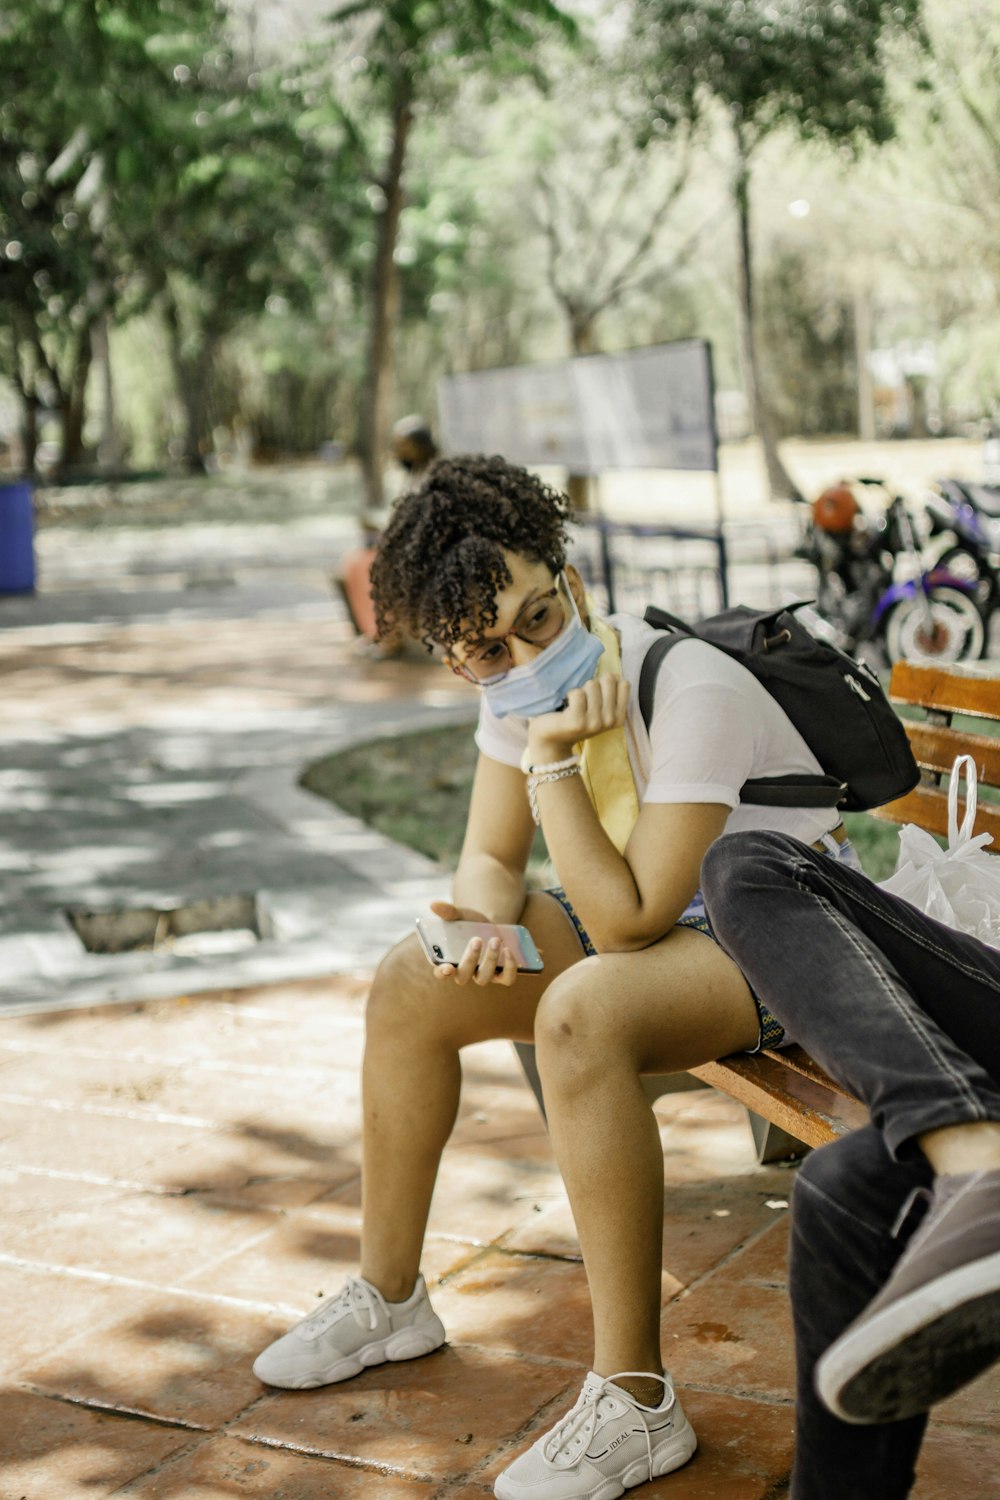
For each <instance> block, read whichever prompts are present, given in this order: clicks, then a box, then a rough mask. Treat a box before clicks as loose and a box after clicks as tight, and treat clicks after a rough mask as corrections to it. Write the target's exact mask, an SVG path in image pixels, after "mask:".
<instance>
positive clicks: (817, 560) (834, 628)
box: [797, 478, 986, 664]
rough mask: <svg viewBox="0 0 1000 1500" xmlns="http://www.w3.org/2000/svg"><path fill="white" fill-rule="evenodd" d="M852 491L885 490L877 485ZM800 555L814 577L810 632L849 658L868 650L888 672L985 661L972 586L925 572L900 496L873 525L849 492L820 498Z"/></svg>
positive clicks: (867, 482) (981, 619)
mask: <svg viewBox="0 0 1000 1500" xmlns="http://www.w3.org/2000/svg"><path fill="white" fill-rule="evenodd" d="M855 483H856V484H858V485H864V486H866V487H878V488H881V489H883V490H884V489H885V486H884V484H883V483H882V481H881V480H877V479H868V478H866V479H860V480H857V481H855ZM797 555H798V556H800V557H804V558H805V559H806V560H807V561H808V562H810V563H812V564H813V566H814V567H815V568H816V570H817V574H818V587H817V594H816V604H815V619H814V628H816V629H817V630H818V631H819V632H820V633H822V634H824V635H826V636H827V638H828V639H831V640H833V641H834V643H835V644H836V645H838V646H840V648H841V649H842V650H844V651H847V652H848V653H849V654H850V655H855V654H857V653H858V652H861V651H862V650H863V648H865V647H870V648H873V649H874V650H876V651H877V652H879V653H880V654H882V655H883V656H884V657H885V658H886V659H887V660H888V662H889V663H890V664H891V663H892V662H896V661H899V660H900V659H905V660H907V661H916V662H922V663H925V664H940V663H945V662H956V661H975V660H977V659H978V658H979V657H980V656H981V655H982V654H983V650H984V648H985V645H986V619H985V613H984V610H983V609H982V608H981V607H980V604H979V602H978V599H977V589H978V584H977V582H976V581H975V580H971V579H969V578H967V577H962V576H961V575H960V574H958V573H955V572H952V571H951V569H950V568H948V567H946V566H944V565H943V564H942V563H941V562H936V563H935V564H933V565H932V566H930V567H927V566H926V565H925V562H924V559H923V557H922V554H921V550H920V546H919V544H918V541H917V538H916V533H915V530H914V526H913V521H912V518H911V516H910V513H909V511H908V510H907V508H906V504H905V502H904V500H903V498H902V496H900V495H896V496H892V497H890V498H889V501H888V504H887V505H886V508H885V511H884V512H883V514H882V515H880V516H879V517H877V519H875V520H870V519H868V518H867V517H866V516H865V515H864V512H863V511H862V509H861V506H860V505H859V504H858V502H857V498H856V496H855V494H854V489H853V486H851V485H846V484H843V485H837V486H834V487H833V488H832V489H831V490H824V492H823V494H822V495H820V496H819V497H818V498H817V499H816V501H814V502H813V505H812V509H811V522H810V524H809V526H808V527H807V531H806V535H805V538H804V540H803V544H802V546H801V547H800V548H799V549H798V554H797Z"/></svg>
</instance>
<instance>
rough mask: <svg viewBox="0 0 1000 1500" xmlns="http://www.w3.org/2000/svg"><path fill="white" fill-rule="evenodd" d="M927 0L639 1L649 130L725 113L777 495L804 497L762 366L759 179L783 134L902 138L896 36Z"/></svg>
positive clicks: (761, 406) (751, 384) (915, 26)
mask: <svg viewBox="0 0 1000 1500" xmlns="http://www.w3.org/2000/svg"><path fill="white" fill-rule="evenodd" d="M920 15H921V11H920V0H834V3H830V0H736V3H733V0H635V36H636V39H637V43H636V44H637V47H638V48H639V49H640V51H641V55H642V66H643V68H644V72H645V76H646V77H647V78H648V79H649V89H650V97H651V101H652V108H651V124H652V125H653V126H654V127H655V125H656V123H657V122H659V124H660V128H661V129H671V128H674V127H675V126H676V124H677V123H678V122H679V121H681V120H690V119H697V118H699V117H700V116H701V115H702V114H703V113H704V112H705V111H706V110H714V111H719V110H721V112H722V113H723V115H724V118H725V119H726V121H727V124H728V128H729V131H730V135H731V144H732V169H731V191H732V196H733V204H734V208H735V212H736V221H737V230H738V238H739V255H738V289H739V307H740V329H741V345H742V354H743V364H744V380H745V383H746V385H747V392H748V395H749V398H750V402H751V406H752V409H753V413H754V420H755V425H756V428H757V432H758V435H759V437H760V438H761V441H762V443H763V446H764V453H765V459H766V463H767V470H768V481H769V484H770V487H771V492H772V494H774V495H779V494H785V495H789V494H795V493H797V491H796V489H795V486H794V485H793V484H792V482H791V480H790V479H789V477H788V475H787V473H786V472H785V469H784V466H783V464H782V463H781V460H780V457H779V455H778V450H777V444H776V441H775V437H774V432H773V428H772V421H771V414H770V410H769V407H768V403H767V400H766V397H765V393H764V390H763V386H762V381H761V374H760V361H759V358H758V347H757V346H758V336H757V329H756V319H755V314H756V308H755V303H754V278H753V263H752V256H751V220H750V173H751V165H752V161H753V157H754V153H755V151H756V150H757V148H758V146H759V145H760V143H761V141H762V140H763V139H764V138H765V137H767V136H768V135H770V134H771V133H772V132H773V131H775V130H777V129H779V128H788V129H789V130H791V131H793V132H794V133H795V134H796V135H797V136H798V137H799V138H801V139H804V140H819V141H823V142H828V143H832V144H834V145H836V146H839V147H841V148H843V149H845V150H848V151H854V150H856V149H857V148H858V147H859V146H860V145H861V144H862V143H863V142H866V141H867V142H873V143H876V144H878V143H881V142H884V141H886V140H888V139H889V138H890V137H891V135H892V134H893V130H894V116H893V109H892V101H891V99H890V96H889V90H888V87H887V81H886V65H885V46H886V42H887V40H888V39H890V38H892V37H894V36H897V35H901V34H903V33H907V34H910V35H919V34H920Z"/></svg>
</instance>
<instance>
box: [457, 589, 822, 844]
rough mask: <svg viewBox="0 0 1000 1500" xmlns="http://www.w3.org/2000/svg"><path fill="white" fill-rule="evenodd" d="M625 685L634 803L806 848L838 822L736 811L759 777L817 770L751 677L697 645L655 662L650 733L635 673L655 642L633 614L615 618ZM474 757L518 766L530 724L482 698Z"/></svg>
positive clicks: (743, 807)
mask: <svg viewBox="0 0 1000 1500" xmlns="http://www.w3.org/2000/svg"><path fill="white" fill-rule="evenodd" d="M608 623H609V624H610V625H612V626H614V628H615V630H617V631H618V634H619V638H620V640H621V649H622V676H623V677H624V678H625V679H626V681H627V682H629V683H631V685H632V690H631V692H630V694H629V702H628V715H627V719H626V724H625V738H626V743H627V745H628V755H629V760H630V762H631V765H632V775H633V776H634V778H635V785H636V790H637V792H638V794H639V802H640V804H642V803H644V802H718V803H722V804H723V805H724V806H726V807H729V808H731V809H732V811H731V812H730V815H729V817H728V819H727V821H726V827H725V832H727V833H736V832H738V831H739V830H742V829H746V828H773V829H775V830H777V831H778V832H779V833H788V834H791V835H792V836H793V837H795V838H799V839H802V841H803V842H804V843H807V844H811V843H813V842H814V841H815V840H816V839H818V838H820V836H821V835H822V834H824V833H827V832H829V830H830V829H831V828H835V827H836V826H837V824H838V823H839V822H840V813H839V812H838V811H837V809H836V808H815V807H809V808H806V807H801V808H800V807H757V806H754V805H753V804H752V803H746V804H744V803H741V802H740V788H741V787H742V785H743V783H744V782H745V781H748V780H750V779H751V778H752V777H756V776H791V775H800V776H803V775H805V776H817V775H821V774H822V767H821V766H820V764H819V762H818V761H817V759H816V757H815V756H814V755H813V753H812V751H811V750H810V749H809V747H808V745H807V744H806V742H805V740H804V739H803V738H802V736H801V735H800V734H799V732H798V730H797V729H796V728H795V726H794V724H793V723H792V722H791V720H790V719H789V718H788V716H787V714H786V713H785V712H784V710H783V709H782V708H780V707H779V706H778V704H777V703H776V702H775V700H774V699H773V698H772V697H771V695H770V693H769V692H768V691H767V689H766V688H764V687H762V686H761V684H760V683H759V682H758V681H757V679H756V678H755V677H754V676H753V674H752V673H751V672H748V671H747V669H746V667H744V666H741V665H740V663H739V662H737V661H733V659H732V658H731V657H729V656H726V655H725V653H724V652H722V651H718V650H716V649H715V648H714V647H712V646H708V645H706V644H705V643H704V642H703V641H696V640H692V641H684V642H682V643H681V644H680V645H678V646H674V647H673V648H672V649H671V650H670V651H669V652H668V653H667V655H666V657H665V658H664V660H663V662H662V663H661V666H660V670H659V673H658V675H657V679H656V695H655V698H654V705H653V717H652V722H651V724H650V729H649V732H648V733H647V731H646V726H645V724H644V723H643V721H642V714H641V713H640V711H639V673H640V670H641V667H642V661H643V658H644V656H645V654H646V650H647V648H648V647H649V645H650V644H651V643H652V639H653V637H654V636H655V635H656V634H657V633H658V632H656V631H654V630H653V628H652V626H651V625H647V624H645V622H644V621H642V620H638V619H635V618H633V616H631V615H612V616H611V617H610V619H609V621H608ZM476 744H477V745H478V746H479V749H480V750H481V751H482V752H483V753H484V754H485V755H489V756H490V757H491V758H492V759H493V760H498V761H500V762H502V763H503V764H504V765H508V766H520V765H521V758H522V756H523V754H524V751H525V749H526V748H527V744H528V720H527V719H522V718H519V717H517V716H516V715H514V714H509V715H508V716H507V717H506V718H503V719H498V718H497V717H496V715H495V714H494V713H492V712H491V710H490V707H489V702H488V699H487V694H486V693H483V694H482V699H481V704H480V710H479V725H478V728H477V730H476Z"/></svg>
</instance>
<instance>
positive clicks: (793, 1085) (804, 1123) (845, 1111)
mask: <svg viewBox="0 0 1000 1500" xmlns="http://www.w3.org/2000/svg"><path fill="white" fill-rule="evenodd" d="M691 1071H692V1073H693V1074H694V1076H695V1077H696V1078H700V1079H701V1080H702V1081H703V1082H704V1083H708V1084H711V1085H712V1087H713V1088H717V1089H721V1090H722V1092H723V1093H724V1094H728V1095H729V1097H730V1098H731V1099H735V1100H737V1102H738V1103H740V1104H745V1105H746V1107H747V1108H748V1109H752V1110H754V1111H755V1113H757V1114H760V1115H763V1116H764V1118H765V1119H768V1120H770V1121H772V1122H773V1123H774V1124H775V1125H777V1126H778V1127H779V1128H780V1129H781V1130H786V1131H787V1132H788V1134H789V1135H793V1136H794V1137H795V1139H796V1140H798V1141H804V1142H805V1144H806V1145H807V1146H825V1145H826V1143H827V1142H828V1141H835V1140H836V1139H837V1137H838V1136H841V1135H846V1134H847V1132H848V1131H849V1130H854V1129H857V1127H858V1126H861V1125H866V1124H867V1123H868V1111H867V1110H866V1109H865V1107H864V1105H863V1104H859V1103H858V1101H857V1100H856V1099H852V1098H850V1097H849V1096H848V1095H845V1094H843V1093H841V1092H840V1091H839V1090H837V1089H835V1088H824V1087H823V1085H822V1084H819V1083H816V1082H814V1081H813V1080H812V1079H811V1078H807V1077H806V1076H805V1074H804V1073H800V1072H798V1071H797V1070H796V1069H794V1068H791V1067H789V1066H788V1064H787V1063H786V1062H785V1061H784V1059H783V1058H779V1057H768V1056H767V1055H766V1054H765V1053H758V1054H756V1055H755V1056H753V1057H751V1056H749V1055H746V1056H742V1055H741V1056H736V1057H729V1058H726V1060H725V1061H724V1062H713V1063H706V1064H705V1065H704V1066H703V1067H700V1068H692V1069H691Z"/></svg>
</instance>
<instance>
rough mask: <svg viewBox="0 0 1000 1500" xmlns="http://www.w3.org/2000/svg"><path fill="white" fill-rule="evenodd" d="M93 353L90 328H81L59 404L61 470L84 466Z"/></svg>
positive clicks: (88, 326)
mask: <svg viewBox="0 0 1000 1500" xmlns="http://www.w3.org/2000/svg"><path fill="white" fill-rule="evenodd" d="M91 359H92V351H91V344H90V325H89V324H88V325H87V326H86V327H85V328H83V329H81V331H80V336H79V338H78V340H77V345H76V351H75V353H74V356H73V368H72V370H71V371H70V377H69V384H68V385H67V387H66V391H65V395H64V397H63V399H62V400H61V401H60V403H59V415H60V419H61V422H62V451H61V453H60V455H59V471H60V472H61V473H63V472H65V471H67V470H70V469H79V468H81V467H82V465H83V463H84V461H85V459H86V453H85V451H84V446H83V425H84V422H85V420H86V416H87V382H88V380H89V377H90V364H91Z"/></svg>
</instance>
